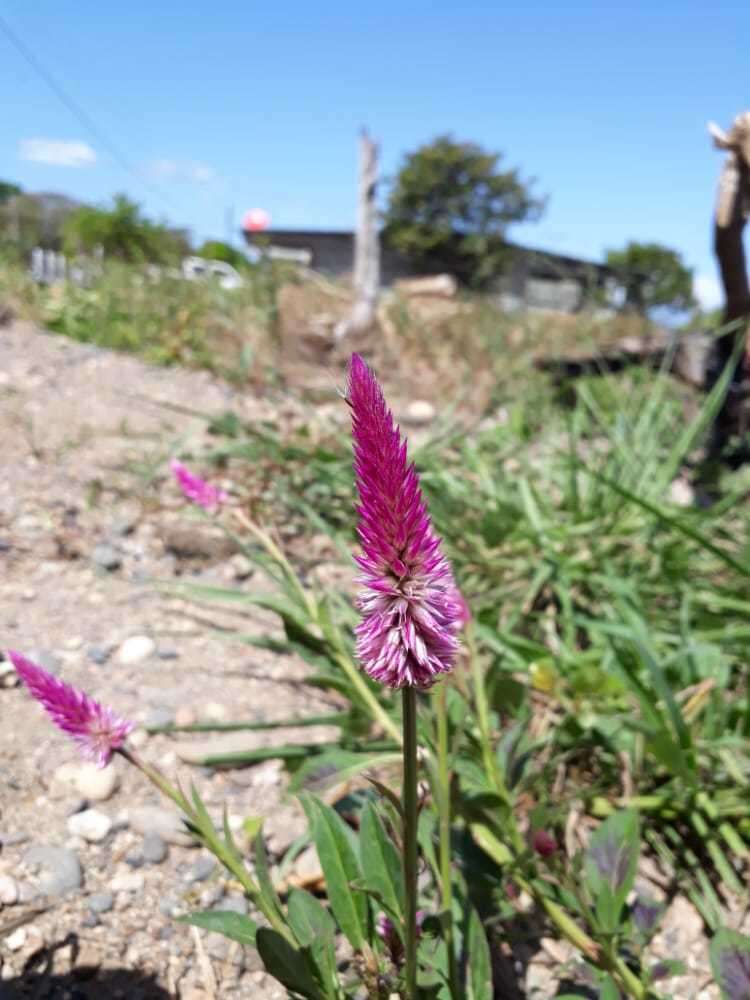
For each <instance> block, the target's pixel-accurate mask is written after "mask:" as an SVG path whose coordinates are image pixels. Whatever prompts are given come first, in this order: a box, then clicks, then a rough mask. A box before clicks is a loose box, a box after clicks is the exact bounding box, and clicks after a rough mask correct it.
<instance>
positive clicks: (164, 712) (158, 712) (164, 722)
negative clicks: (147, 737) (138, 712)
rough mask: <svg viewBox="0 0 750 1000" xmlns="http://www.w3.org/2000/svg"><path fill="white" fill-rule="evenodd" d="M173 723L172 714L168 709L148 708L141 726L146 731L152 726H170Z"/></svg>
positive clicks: (159, 707)
mask: <svg viewBox="0 0 750 1000" xmlns="http://www.w3.org/2000/svg"><path fill="white" fill-rule="evenodd" d="M173 722H174V712H173V711H172V710H171V709H170V708H162V707H161V706H157V707H156V708H150V709H149V710H148V711H147V712H146V715H145V716H144V719H143V725H144V726H145V727H146V728H147V729H151V728H152V727H154V726H171V725H172V723H173Z"/></svg>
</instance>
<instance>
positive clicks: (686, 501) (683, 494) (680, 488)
mask: <svg viewBox="0 0 750 1000" xmlns="http://www.w3.org/2000/svg"><path fill="white" fill-rule="evenodd" d="M669 499H670V500H671V501H672V503H673V504H675V505H676V506H677V507H692V505H693V503H694V502H695V491H694V490H693V487H692V486H691V485H690V483H689V482H688V481H687V479H684V478H682V477H680V478H678V479H673V480H672V482H671V483H670V486H669Z"/></svg>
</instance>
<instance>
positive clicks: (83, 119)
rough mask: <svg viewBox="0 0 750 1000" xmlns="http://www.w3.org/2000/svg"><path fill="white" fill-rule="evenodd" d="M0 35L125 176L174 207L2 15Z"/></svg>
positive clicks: (0, 17)
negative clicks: (137, 168) (132, 178)
mask: <svg viewBox="0 0 750 1000" xmlns="http://www.w3.org/2000/svg"><path fill="white" fill-rule="evenodd" d="M0 32H2V34H4V35H5V37H6V38H7V39H8V41H9V42H10V43H11V45H12V46H13V48H14V49H15V50H16V51H17V52H18V54H19V55H20V56H21V57H22V58H23V59H24V60H25V61H26V62H27V63H28V64H29V66H31V68H32V69H33V70H34V72H35V73H37V74H38V76H40V77H41V78H42V80H44V82H45V83H46V84H47V86H48V87H49V89H50V90H51V91H52V93H53V94H54V95H55V96H56V97H57V99H58V100H59V101H60V103H61V104H63V105H65V107H66V108H67V109H68V111H69V112H70V113H71V114H72V115H73V117H74V118H75V119H76V120H77V121H78V122H79V123H80V124H81V125H82V126H83V127H84V128H85V129H87V130H88V131H89V133H90V134H91V135H92V136H93V137H94V138H95V139H96V141H97V142H98V143H99V145H100V146H102V147H104V149H106V150H107V151H108V153H109V154H110V155H111V157H112V158H113V159H114V160H115V161H116V163H118V164H119V166H120V167H122V169H123V170H124V171H125V172H126V173H128V174H130V175H131V177H134V178H135V179H136V180H137V181H138V182H139V183H140V184H141V185H142V186H143V187H145V188H146V189H147V190H149V191H150V192H151V193H152V194H153V195H155V196H156V197H157V198H159V199H160V200H161V201H162V202H164V204H165V205H167V206H168V207H169V208H171V209H174V207H175V206H174V203H173V202H172V201H171V200H170V199H169V198H168V197H167V195H166V194H165V193H164V191H163V190H162V189H161V188H158V187H155V186H154V185H153V184H150V183H149V182H148V180H146V178H144V177H143V176H142V175H141V174H140V173H139V172H138V170H136V168H135V167H134V166H133V164H132V163H131V162H130V160H129V159H128V157H127V156H126V155H125V154H124V153H123V152H122V150H121V149H120V147H119V146H118V145H117V143H115V142H113V141H112V139H110V137H109V136H108V135H107V134H106V132H104V131H103V130H102V129H101V128H100V127H99V126H98V125H97V124H96V122H95V121H94V119H93V118H92V117H91V115H90V114H89V113H88V112H87V111H86V110H85V109H84V108H83V107H82V106H81V105H80V104H79V103H78V101H76V100H74V98H72V97H71V96H70V94H68V93H67V91H66V90H65V88H64V87H63V86H62V84H61V83H60V82H59V81H58V80H57V79H56V78H55V77H54V76H53V75H52V73H50V71H49V70H48V69H47V68H46V67H45V66H44V64H43V63H42V62H41V61H40V60H39V58H38V57H37V56H35V55H34V53H33V52H32V50H31V49H30V48H29V46H28V45H27V44H26V42H25V41H24V40H23V39H22V38H21V36H20V35H19V34H18V33H17V32H16V31H15V30H14V29H13V28H11V26H10V25H9V24H8V22H7V21H6V20H5V18H4V17H3V16H2V14H0Z"/></svg>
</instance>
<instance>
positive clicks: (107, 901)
mask: <svg viewBox="0 0 750 1000" xmlns="http://www.w3.org/2000/svg"><path fill="white" fill-rule="evenodd" d="M86 903H87V905H88V908H89V909H90V910H92V911H93V912H94V913H109V911H110V910H111V909H112V907H113V906H114V905H115V897H114V896H113V895H112V893H111V892H95V893H94V894H93V895H91V896H89V898H88V899H87V900H86Z"/></svg>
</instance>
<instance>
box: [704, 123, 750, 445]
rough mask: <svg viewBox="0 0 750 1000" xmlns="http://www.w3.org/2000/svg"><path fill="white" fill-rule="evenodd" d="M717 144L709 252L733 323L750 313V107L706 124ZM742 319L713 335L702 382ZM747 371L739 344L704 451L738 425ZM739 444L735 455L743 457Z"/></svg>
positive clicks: (730, 345)
mask: <svg viewBox="0 0 750 1000" xmlns="http://www.w3.org/2000/svg"><path fill="white" fill-rule="evenodd" d="M709 132H710V133H711V136H712V138H713V141H714V145H715V146H716V148H717V149H723V150H725V151H726V157H725V160H724V165H723V167H722V171H721V175H720V177H719V185H718V191H717V198H716V209H715V213H714V252H715V254H716V259H717V262H718V264H719V272H720V274H721V282H722V285H723V287H724V322H725V323H734V322H735V321H741V320H742V319H743V318H750V283H748V274H747V266H746V261H745V249H744V246H743V242H742V236H743V232H744V229H745V224H746V222H747V218H748V214H750V111H747V112H745V113H744V114H741V115H738V116H737V118H735V120H734V123H733V125H732V127H731V129H730V130H729V132H724V131H723V130H722V129H720V128H719V126H718V125H714V124H711V125H709ZM746 332H747V323H740V325H739V329H737V328H735V329H733V330H732V331H730V332H729V333H727V334H725V335H724V336H721V337H719V338H718V339H717V342H716V349H715V356H714V360H713V364H712V365H711V366H710V369H709V372H708V375H707V385H708V386H709V387H710V386H711V385H712V384H715V382H716V380H717V379H718V378H719V376H720V375H721V373H722V371H723V370H724V368H725V367H726V365H727V364H728V363H729V362H730V360H731V359H732V357H733V356H734V352H735V346H736V345H737V339H738V338H743V340H744V338H745V336H746ZM748 373H750V357H749V356H748V353H747V347H746V349H745V357H744V361H743V358H742V356H740V357H739V358H738V359H737V362H736V368H735V371H734V372H733V374H732V378H731V381H730V384H729V388H728V390H727V395H726V397H725V399H724V403H723V404H722V408H721V410H720V411H719V413H718V414H717V417H716V421H715V423H714V426H713V428H712V433H711V438H710V441H709V447H708V451H709V457H710V458H717V457H718V456H719V455H720V454H721V453H722V451H724V450H725V448H726V446H727V444H728V442H729V440H730V438H731V437H732V435H733V434H738V433H742V431H743V419H742V411H743V375H746V374H748ZM744 460H745V456H744V449H742V448H741V449H740V453H738V456H737V462H736V463H735V462H732V463H731V464H739V462H741V461H744Z"/></svg>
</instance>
